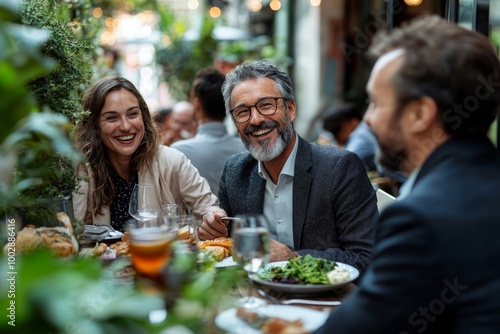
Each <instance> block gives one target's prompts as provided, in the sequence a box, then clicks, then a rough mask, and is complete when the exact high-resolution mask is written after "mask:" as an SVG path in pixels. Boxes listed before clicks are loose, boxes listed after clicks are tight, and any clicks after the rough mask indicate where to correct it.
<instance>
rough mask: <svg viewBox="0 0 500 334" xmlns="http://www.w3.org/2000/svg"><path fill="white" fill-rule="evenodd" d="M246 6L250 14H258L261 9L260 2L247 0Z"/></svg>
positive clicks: (259, 0)
mask: <svg viewBox="0 0 500 334" xmlns="http://www.w3.org/2000/svg"><path fill="white" fill-rule="evenodd" d="M246 5H247V8H248V9H249V10H251V11H252V12H258V11H260V10H261V9H262V0H247V2H246Z"/></svg>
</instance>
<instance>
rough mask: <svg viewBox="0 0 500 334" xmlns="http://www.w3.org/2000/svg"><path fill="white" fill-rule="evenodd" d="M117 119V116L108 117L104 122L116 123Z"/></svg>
mask: <svg viewBox="0 0 500 334" xmlns="http://www.w3.org/2000/svg"><path fill="white" fill-rule="evenodd" d="M117 119H118V116H108V117H106V118H105V119H104V120H105V121H106V122H113V121H116V120H117Z"/></svg>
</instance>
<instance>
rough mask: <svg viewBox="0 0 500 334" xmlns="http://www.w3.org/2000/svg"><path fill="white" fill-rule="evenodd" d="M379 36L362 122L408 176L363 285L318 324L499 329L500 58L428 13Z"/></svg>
mask: <svg viewBox="0 0 500 334" xmlns="http://www.w3.org/2000/svg"><path fill="white" fill-rule="evenodd" d="M376 41H377V42H376V43H375V44H374V45H372V46H371V51H372V52H373V53H374V54H376V55H377V56H378V57H379V58H378V60H377V62H376V63H375V65H374V67H373V70H372V73H371V76H370V79H369V81H368V85H367V91H368V94H369V96H370V99H371V103H370V106H369V108H368V111H367V114H366V115H365V120H366V122H367V124H368V125H369V126H370V127H371V128H372V130H373V131H374V133H375V135H376V136H377V139H378V141H379V145H380V148H381V153H382V157H381V158H382V161H383V162H385V164H386V165H387V166H388V167H391V168H394V167H399V168H400V169H402V170H404V171H406V172H407V173H409V174H410V177H409V179H408V181H407V182H406V183H405V184H404V185H403V189H401V195H400V199H399V200H398V201H396V202H395V203H394V204H392V205H391V206H389V207H387V208H386V209H385V210H384V211H383V212H382V213H381V216H380V219H379V223H378V224H377V234H376V242H375V247H374V254H373V260H372V263H371V264H370V266H369V267H368V270H367V272H366V274H365V276H364V278H363V279H362V280H361V283H360V285H359V287H358V288H357V290H356V291H355V292H354V293H353V294H351V295H350V296H349V297H348V298H347V299H346V300H345V301H344V303H343V305H342V306H341V307H340V308H338V309H336V310H334V311H333V313H332V314H331V316H330V318H329V319H328V320H327V322H326V324H325V325H324V327H322V328H321V329H320V330H318V331H317V332H316V333H318V334H319V333H320V334H323V333H325V334H326V333H335V334H343V333H349V334H355V333H370V334H373V333H384V334H390V333H398V334H399V333H439V334H443V333H463V334H469V333H473V334H486V333H492V334H493V333H500V243H499V242H498V236H499V235H500V199H499V197H498V194H499V193H500V155H499V152H498V151H497V150H496V149H495V147H494V146H493V145H492V143H491V142H490V140H489V139H488V138H487V132H488V129H489V127H490V125H491V123H492V122H493V120H494V119H495V116H496V114H497V111H498V107H499V101H500V64H499V61H498V56H497V54H496V52H495V50H494V49H493V46H492V45H491V43H490V42H489V41H488V39H487V38H486V37H485V36H483V35H481V34H479V33H476V32H472V31H469V30H467V29H464V28H461V27H459V26H458V25H454V24H449V23H447V22H446V21H445V20H443V19H441V18H439V17H435V16H429V17H423V18H418V19H416V20H415V21H414V22H412V23H411V24H409V25H408V26H405V27H403V28H399V29H396V30H395V31H394V32H393V33H392V34H391V35H389V36H386V37H385V38H378V39H376Z"/></svg>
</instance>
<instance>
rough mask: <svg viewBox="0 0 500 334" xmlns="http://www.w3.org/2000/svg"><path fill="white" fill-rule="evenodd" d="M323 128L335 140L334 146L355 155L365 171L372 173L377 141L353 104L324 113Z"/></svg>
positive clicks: (341, 105)
mask: <svg viewBox="0 0 500 334" xmlns="http://www.w3.org/2000/svg"><path fill="white" fill-rule="evenodd" d="M323 128H324V129H325V130H327V131H329V132H330V133H331V134H332V135H333V137H334V138H335V141H336V144H337V145H338V146H339V147H343V148H345V149H346V150H348V151H351V152H354V153H356V154H357V155H358V156H359V157H360V158H361V160H363V162H364V164H365V166H366V169H367V171H374V170H376V169H377V167H376V166H375V154H376V152H377V149H378V145H377V139H376V138H375V136H374V135H373V133H372V132H371V130H370V128H369V127H368V126H367V125H366V123H365V122H363V114H362V112H361V110H360V108H358V107H357V106H356V105H355V104H353V103H343V104H339V105H335V106H332V107H329V108H328V109H327V110H326V111H325V118H324V119H323Z"/></svg>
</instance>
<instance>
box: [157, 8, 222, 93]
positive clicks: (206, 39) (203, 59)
mask: <svg viewBox="0 0 500 334" xmlns="http://www.w3.org/2000/svg"><path fill="white" fill-rule="evenodd" d="M161 22H162V24H170V26H169V27H168V28H166V27H164V29H166V32H167V33H169V36H170V38H171V44H170V45H168V46H165V47H161V48H159V49H158V50H157V53H156V62H157V63H158V64H159V65H160V68H161V69H162V72H161V74H162V78H163V80H164V81H165V82H167V84H168V86H169V88H170V93H171V94H172V96H173V97H174V98H175V99H177V100H186V99H187V98H188V93H189V88H190V86H191V82H192V81H193V79H194V77H195V74H196V71H198V70H199V69H201V68H204V67H208V66H213V65H214V59H215V57H216V53H217V42H216V41H215V40H214V38H213V37H212V30H213V28H214V21H213V20H212V19H210V18H208V17H206V16H205V17H204V19H203V23H202V27H201V29H200V38H199V39H197V40H196V41H188V40H185V39H183V37H182V36H183V34H184V33H185V32H186V30H187V28H186V27H185V25H183V24H182V22H179V21H172V20H171V17H170V16H169V15H167V14H164V16H162V18H161Z"/></svg>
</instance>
